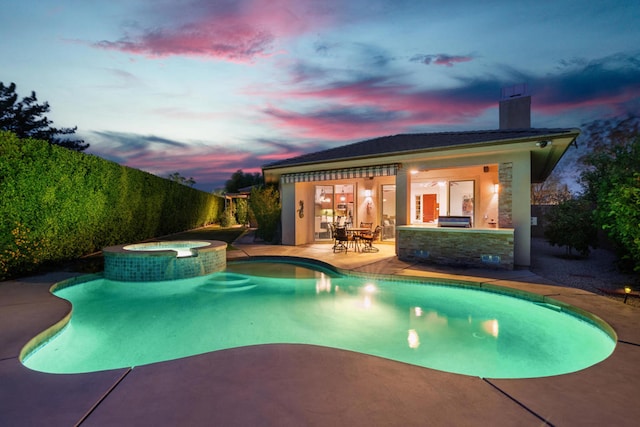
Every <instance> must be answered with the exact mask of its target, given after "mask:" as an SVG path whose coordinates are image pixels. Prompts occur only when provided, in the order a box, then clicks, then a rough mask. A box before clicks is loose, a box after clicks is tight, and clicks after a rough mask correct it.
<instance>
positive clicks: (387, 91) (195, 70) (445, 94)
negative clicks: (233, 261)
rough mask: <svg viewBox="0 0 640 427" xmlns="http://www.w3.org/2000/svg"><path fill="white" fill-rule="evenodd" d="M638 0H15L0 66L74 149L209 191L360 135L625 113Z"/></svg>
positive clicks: (639, 99) (552, 123) (0, 73)
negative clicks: (503, 118) (74, 139)
mask: <svg viewBox="0 0 640 427" xmlns="http://www.w3.org/2000/svg"><path fill="white" fill-rule="evenodd" d="M638 16H640V3H638V2H637V1H597V0H596V1H593V0H592V1H589V2H585V1H582V0H579V1H562V0H559V1H545V0H535V1H528V0H526V1H517V2H514V1H483V2H478V1H477V0H474V1H467V0H462V1H457V0H449V1H447V2H442V1H430V0H425V1H418V0H348V1H347V0H235V1H234V0H224V1H222V0H209V1H206V0H109V1H101V0H95V1H86V0H57V1H53V0H21V1H10V2H5V4H3V13H2V15H0V40H2V41H3V42H2V43H0V81H1V82H3V83H5V84H8V83H10V82H15V83H16V84H17V91H18V94H19V95H20V96H26V95H28V94H30V92H31V91H32V90H34V91H36V93H37V95H38V99H39V101H41V102H43V101H47V102H49V104H50V106H51V114H50V115H49V118H50V119H52V120H53V121H54V125H55V126H56V127H73V126H77V127H78V131H77V134H78V135H79V136H81V137H82V138H84V139H85V141H86V142H89V143H90V144H91V147H90V148H89V150H88V152H89V153H92V154H96V155H99V156H101V157H104V158H107V159H110V160H114V161H116V162H118V163H120V164H124V165H127V166H131V167H135V168H139V169H142V170H146V171H148V172H151V173H154V174H157V175H160V176H165V177H166V176H167V175H168V174H170V173H173V172H180V173H181V174H182V175H184V176H186V177H193V178H194V179H195V180H196V181H197V185H196V187H197V188H199V189H202V190H205V191H212V190H214V189H215V188H220V187H222V186H223V185H224V181H226V180H227V179H229V177H230V176H231V174H232V173H233V172H234V171H236V170H237V169H242V170H243V171H245V172H259V171H260V167H261V166H262V165H264V164H266V163H269V162H271V161H274V160H279V159H282V158H288V157H291V156H295V155H299V154H302V153H306V152H310V151H316V150H319V149H324V148H329V147H333V146H336V145H344V144H346V143H349V142H354V141H359V140H363V139H367V138H370V137H376V136H382V135H390V134H397V133H410V132H434V131H444V130H471V129H494V128H497V126H498V110H497V106H498V101H499V98H500V90H501V88H502V87H506V86H510V85H515V84H520V83H526V84H527V86H528V89H529V92H530V93H531V95H532V126H534V127H579V126H580V125H582V124H583V123H586V122H588V121H591V120H594V119H603V118H609V117H615V116H620V115H625V114H636V115H637V114H640V25H638V23H637V17H638Z"/></svg>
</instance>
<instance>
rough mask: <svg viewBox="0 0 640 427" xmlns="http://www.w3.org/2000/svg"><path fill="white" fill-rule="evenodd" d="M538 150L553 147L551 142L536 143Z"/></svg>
mask: <svg viewBox="0 0 640 427" xmlns="http://www.w3.org/2000/svg"><path fill="white" fill-rule="evenodd" d="M536 146H537V147H538V148H544V147H551V141H538V142H536Z"/></svg>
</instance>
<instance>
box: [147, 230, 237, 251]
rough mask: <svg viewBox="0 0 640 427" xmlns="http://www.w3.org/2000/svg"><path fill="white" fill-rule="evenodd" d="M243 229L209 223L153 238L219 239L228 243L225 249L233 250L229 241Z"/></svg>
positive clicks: (162, 239)
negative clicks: (204, 225)
mask: <svg viewBox="0 0 640 427" xmlns="http://www.w3.org/2000/svg"><path fill="white" fill-rule="evenodd" d="M245 231H246V228H243V227H233V228H222V227H220V226H219V225H210V226H208V227H203V228H198V229H195V230H189V231H184V232H182V233H177V234H172V235H170V236H163V237H158V238H157V239H153V240H154V241H167V240H220V241H222V242H226V243H228V244H229V246H228V247H227V250H235V248H233V247H232V246H231V243H233V241H234V240H236V239H237V238H238V237H240V236H241V235H242V234H243V233H244V232H245Z"/></svg>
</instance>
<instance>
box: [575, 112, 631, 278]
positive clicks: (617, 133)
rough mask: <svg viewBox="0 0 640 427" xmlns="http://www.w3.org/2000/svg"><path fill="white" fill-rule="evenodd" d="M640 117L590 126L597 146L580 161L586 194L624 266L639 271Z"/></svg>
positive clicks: (598, 222) (600, 224)
mask: <svg viewBox="0 0 640 427" xmlns="http://www.w3.org/2000/svg"><path fill="white" fill-rule="evenodd" d="M639 128H640V120H639V119H638V118H636V117H631V118H628V119H626V120H622V121H619V122H616V123H611V122H604V123H601V124H600V125H599V127H593V128H592V129H590V131H591V133H592V135H594V136H593V138H594V140H595V141H596V145H595V146H594V149H593V151H592V152H591V153H590V154H589V155H587V156H586V157H585V158H584V159H583V162H584V164H585V165H586V166H587V169H586V170H585V171H584V172H583V173H582V175H581V181H582V183H583V185H584V188H585V197H586V198H587V199H588V200H589V201H591V202H592V203H593V204H594V205H595V206H596V208H595V210H594V218H595V221H596V222H597V224H598V225H599V226H600V227H601V228H602V229H603V230H604V231H605V232H606V234H607V236H608V237H609V239H610V240H611V241H612V242H613V243H614V244H615V245H616V249H617V250H618V255H619V256H620V258H621V260H622V261H623V263H625V264H624V265H623V267H625V268H630V269H631V268H632V269H633V270H635V271H640V227H638V224H640V132H639Z"/></svg>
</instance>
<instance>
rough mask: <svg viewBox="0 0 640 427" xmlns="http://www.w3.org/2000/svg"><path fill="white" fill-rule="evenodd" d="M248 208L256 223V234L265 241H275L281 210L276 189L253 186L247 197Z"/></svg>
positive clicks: (276, 239)
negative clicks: (249, 195)
mask: <svg viewBox="0 0 640 427" xmlns="http://www.w3.org/2000/svg"><path fill="white" fill-rule="evenodd" d="M249 209H250V210H251V213H252V215H253V217H254V218H255V220H256V222H257V225H258V229H257V230H256V236H257V237H259V238H261V239H263V240H264V241H265V242H272V243H277V241H278V240H279V239H278V237H279V236H278V230H279V226H280V212H281V211H282V205H281V203H280V193H279V192H278V190H277V189H276V188H275V187H260V188H254V189H253V190H251V197H250V198H249Z"/></svg>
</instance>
